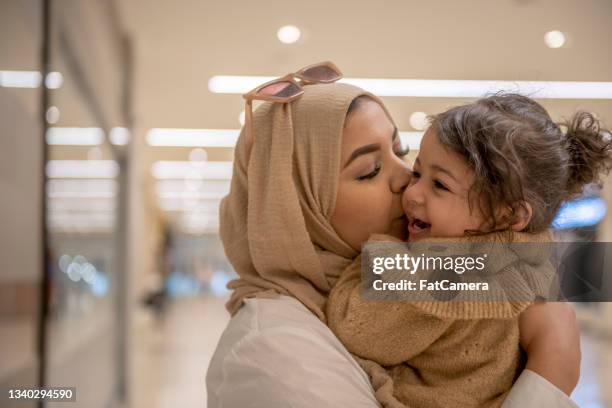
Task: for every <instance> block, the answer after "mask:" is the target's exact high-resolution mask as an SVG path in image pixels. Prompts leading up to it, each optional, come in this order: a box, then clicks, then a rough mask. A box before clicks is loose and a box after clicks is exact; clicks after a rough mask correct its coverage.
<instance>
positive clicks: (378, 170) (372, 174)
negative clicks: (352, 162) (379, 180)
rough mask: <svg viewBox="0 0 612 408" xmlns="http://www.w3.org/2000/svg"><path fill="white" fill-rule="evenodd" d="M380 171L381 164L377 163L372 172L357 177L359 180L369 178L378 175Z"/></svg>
mask: <svg viewBox="0 0 612 408" xmlns="http://www.w3.org/2000/svg"><path fill="white" fill-rule="evenodd" d="M379 172H380V164H377V165H376V167H375V168H374V170H372V171H371V172H369V173H368V174H365V175H363V176H359V177H357V180H360V181H362V180H369V179H371V178H374V177H376V175H377V174H378V173H379Z"/></svg>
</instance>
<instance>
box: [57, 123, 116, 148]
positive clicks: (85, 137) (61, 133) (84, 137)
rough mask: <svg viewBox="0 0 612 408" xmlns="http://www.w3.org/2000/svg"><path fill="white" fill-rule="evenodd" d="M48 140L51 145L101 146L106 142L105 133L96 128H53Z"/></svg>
mask: <svg viewBox="0 0 612 408" xmlns="http://www.w3.org/2000/svg"><path fill="white" fill-rule="evenodd" d="M46 139H47V144H50V145H71V146H99V145H101V144H102V142H103V141H104V131H103V130H102V129H100V128H94V127H51V128H49V129H48V130H47V134H46Z"/></svg>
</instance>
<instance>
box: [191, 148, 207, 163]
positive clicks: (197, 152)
mask: <svg viewBox="0 0 612 408" xmlns="http://www.w3.org/2000/svg"><path fill="white" fill-rule="evenodd" d="M206 159H208V153H206V150H204V149H202V148H201V147H198V148H195V149H193V150H192V151H190V152H189V161H193V162H202V161H206Z"/></svg>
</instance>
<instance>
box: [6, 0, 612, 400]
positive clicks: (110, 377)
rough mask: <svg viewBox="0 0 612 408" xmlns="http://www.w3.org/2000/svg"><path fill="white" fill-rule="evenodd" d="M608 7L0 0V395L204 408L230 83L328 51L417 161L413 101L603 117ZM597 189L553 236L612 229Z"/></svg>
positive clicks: (611, 371) (610, 113) (233, 130)
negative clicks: (382, 107)
mask: <svg viewBox="0 0 612 408" xmlns="http://www.w3.org/2000/svg"><path fill="white" fill-rule="evenodd" d="M611 21H612V2H611V1H609V0H582V1H575V0H494V1H492V0H470V1H462V2H457V1H453V0H434V1H414V0H403V1H400V0H395V1H379V2H374V3H373V2H365V1H363V2H360V1H347V0H336V1H333V2H332V1H322V0H312V1H309V2H287V1H280V0H267V1H264V2H250V1H242V2H239V1H234V0H224V1H220V0H199V1H198V0H175V1H163V0H121V1H119V0H0V388H2V387H11V386H13V387H14V386H22V387H23V386H38V385H46V386H74V387H76V388H77V403H64V404H61V403H53V404H50V406H54V407H61V406H66V407H75V406H78V407H87V408H95V407H135V408H141V407H149V408H154V407H160V408H161V407H177V406H180V407H205V405H206V402H205V401H206V389H205V382H204V378H205V372H206V368H207V365H208V362H209V360H210V358H211V355H212V352H213V351H214V347H215V346H216V343H217V340H218V338H219V336H220V334H221V332H222V330H223V328H224V326H225V324H226V323H227V321H228V319H229V316H228V314H227V313H226V311H225V309H224V302H225V299H226V298H227V291H226V289H225V285H226V283H227V282H228V280H230V279H231V278H232V276H233V271H232V268H231V266H230V265H229V263H228V262H227V260H226V259H225V257H224V254H223V249H222V246H221V244H220V240H219V238H218V205H219V201H220V199H221V198H222V197H223V196H224V195H225V194H226V193H227V192H228V191H229V182H230V178H231V166H232V163H231V162H232V158H233V146H234V144H235V142H236V139H237V136H238V132H239V129H240V127H241V125H242V123H243V121H244V111H243V110H244V102H243V99H242V98H241V96H240V93H241V92H246V91H248V90H249V89H251V88H252V87H254V86H255V85H257V84H259V83H263V82H264V81H265V80H266V79H267V77H272V76H280V75H284V74H286V73H288V72H293V71H295V70H297V69H298V68H301V67H302V66H305V65H308V64H310V63H314V62H319V61H324V60H331V61H334V62H335V63H336V64H337V65H338V67H340V69H341V70H342V71H343V72H344V74H345V77H346V78H348V81H349V82H353V83H356V84H359V85H362V86H364V87H366V88H367V89H369V90H371V91H373V92H374V93H376V94H379V95H381V96H382V97H383V99H384V101H385V103H386V104H387V106H388V108H389V110H390V112H391V113H392V115H393V116H394V117H395V119H396V122H397V124H398V127H399V129H400V130H401V132H402V133H401V136H402V140H403V142H404V143H406V144H408V145H410V146H411V147H412V149H413V151H414V152H415V153H412V156H411V157H412V158H414V155H415V154H416V151H417V150H418V146H419V142H420V138H421V135H422V132H423V129H424V127H425V120H424V118H425V116H426V115H427V114H433V113H437V112H440V111H442V110H444V109H446V108H448V107H450V106H453V105H456V104H460V103H465V102H467V101H469V100H471V99H473V98H475V97H478V96H480V95H483V94H484V93H486V92H490V91H495V90H498V89H505V90H515V91H521V92H527V93H529V94H530V95H533V96H535V97H537V98H538V100H539V101H540V102H541V103H542V104H543V105H544V106H545V107H546V108H547V109H548V110H549V112H550V113H551V115H552V116H553V118H555V119H557V120H558V119H561V118H562V117H568V116H570V115H571V114H572V113H573V112H575V111H576V110H578V109H583V110H589V111H593V112H595V113H596V114H597V115H598V116H599V117H600V118H601V119H602V120H604V121H605V122H606V123H607V124H608V125H609V126H612V49H611V48H610V39H612V24H610V22H611ZM390 80H406V81H390ZM448 80H455V81H458V82H447V81H448ZM490 81H493V82H490ZM497 81H506V82H497ZM524 81H536V82H524ZM551 81H553V82H551ZM576 81H577V82H576ZM611 191H612V180H607V181H606V186H604V188H603V190H600V189H599V188H597V187H595V186H593V187H592V188H589V189H587V191H585V194H584V196H583V197H580V198H579V199H578V200H576V201H574V202H572V203H568V204H567V205H566V206H565V207H564V208H563V209H562V210H561V212H562V214H560V215H559V217H558V218H557V220H556V223H555V227H556V229H557V232H558V234H559V236H560V237H562V238H563V239H572V240H599V241H607V242H609V241H612V214H611V213H610V212H607V209H608V207H609V205H610V203H611V202H612V192H611ZM584 257H585V259H588V257H589V255H588V254H585V255H584ZM608 267H609V268H608ZM606 269H607V270H608V271H610V270H612V266H610V265H607V266H606ZM605 279H607V280H605V282H604V283H605V284H607V285H610V278H609V276H607V277H605ZM606 282H607V283H606ZM576 309H577V313H578V316H579V320H580V325H581V330H582V344H583V367H582V376H581V381H580V383H579V385H578V388H577V389H576V391H575V393H574V395H573V398H574V399H575V401H576V402H577V403H578V404H579V405H580V406H581V407H612V390H611V388H612V387H610V385H612V305H611V304H610V303H590V304H586V303H582V304H577V305H576ZM6 404H8V402H7V401H2V402H1V405H2V406H3V407H4V406H11V405H6ZM15 406H19V407H27V406H32V407H33V406H39V405H37V403H30V404H28V403H23V402H21V403H19V404H18V405H15Z"/></svg>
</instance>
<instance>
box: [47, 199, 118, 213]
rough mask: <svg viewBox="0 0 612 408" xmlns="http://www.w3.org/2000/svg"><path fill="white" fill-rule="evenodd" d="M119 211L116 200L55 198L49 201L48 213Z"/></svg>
mask: <svg viewBox="0 0 612 408" xmlns="http://www.w3.org/2000/svg"><path fill="white" fill-rule="evenodd" d="M116 209H117V203H116V201H115V200H114V199H110V200H109V199H99V198H98V199H95V200H92V199H77V200H75V199H74V198H65V197H62V198H54V199H51V200H49V207H48V211H49V212H50V213H57V212H69V211H82V212H87V211H90V212H96V213H97V212H110V211H115V210H116Z"/></svg>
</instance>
